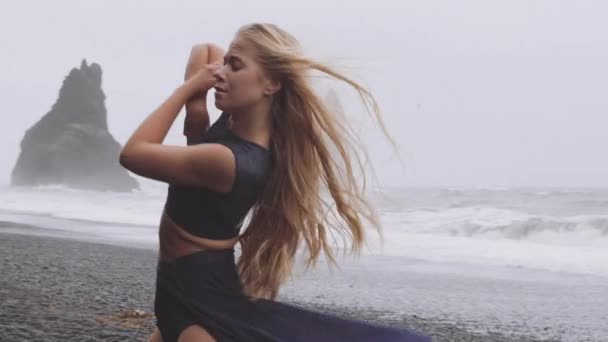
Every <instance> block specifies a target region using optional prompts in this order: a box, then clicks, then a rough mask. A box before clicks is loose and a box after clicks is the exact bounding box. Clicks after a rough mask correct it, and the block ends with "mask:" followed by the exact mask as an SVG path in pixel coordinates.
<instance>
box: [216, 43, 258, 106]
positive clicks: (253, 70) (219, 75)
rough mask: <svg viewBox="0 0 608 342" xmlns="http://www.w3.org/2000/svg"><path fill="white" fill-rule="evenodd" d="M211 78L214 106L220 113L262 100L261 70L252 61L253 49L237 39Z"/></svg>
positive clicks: (253, 57) (253, 59)
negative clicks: (213, 90)
mask: <svg viewBox="0 0 608 342" xmlns="http://www.w3.org/2000/svg"><path fill="white" fill-rule="evenodd" d="M214 76H215V78H216V83H215V106H216V107H217V108H218V109H220V110H222V111H226V110H230V109H234V108H245V107H250V106H252V105H255V104H256V103H258V102H259V101H261V100H262V99H263V98H264V89H265V85H266V84H267V83H266V78H265V77H264V73H263V70H262V68H261V66H260V64H259V63H258V62H257V61H256V60H255V52H254V50H253V47H252V46H251V45H250V44H248V43H247V41H245V40H243V39H241V38H239V37H238V36H237V37H236V38H235V39H234V40H233V41H232V43H231V44H230V47H229V49H228V51H227V52H226V55H225V56H224V64H223V65H222V66H221V67H220V68H219V69H217V70H216V71H215V73H214ZM222 90H224V91H222Z"/></svg>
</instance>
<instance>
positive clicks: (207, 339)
mask: <svg viewBox="0 0 608 342" xmlns="http://www.w3.org/2000/svg"><path fill="white" fill-rule="evenodd" d="M177 342H216V340H215V338H214V337H213V336H211V334H209V333H208V332H207V330H205V329H204V328H203V327H201V326H200V325H197V324H192V325H190V326H188V327H187V328H186V329H184V330H182V332H181V333H180V334H179V338H178V339H177Z"/></svg>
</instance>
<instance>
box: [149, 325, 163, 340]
mask: <svg viewBox="0 0 608 342" xmlns="http://www.w3.org/2000/svg"><path fill="white" fill-rule="evenodd" d="M148 342H163V337H162V336H161V334H160V330H158V328H156V329H154V332H153V333H152V335H150V338H149V339H148Z"/></svg>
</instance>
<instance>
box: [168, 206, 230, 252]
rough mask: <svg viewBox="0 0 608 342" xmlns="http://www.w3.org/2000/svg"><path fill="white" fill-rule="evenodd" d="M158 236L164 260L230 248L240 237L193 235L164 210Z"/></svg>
mask: <svg viewBox="0 0 608 342" xmlns="http://www.w3.org/2000/svg"><path fill="white" fill-rule="evenodd" d="M158 238H159V243H160V249H159V257H160V259H161V260H163V261H171V260H173V259H175V258H178V257H180V256H184V255H188V254H192V253H195V252H199V251H202V250H206V249H230V248H232V247H234V245H235V244H236V243H237V241H238V239H239V237H238V236H237V237H235V238H232V239H229V240H212V239H205V238H201V237H198V236H195V235H192V234H190V233H188V232H187V231H186V230H184V228H182V227H180V226H179V225H178V224H177V223H175V222H174V221H173V220H172V219H171V218H170V217H169V216H168V215H167V213H166V212H165V211H164V210H163V214H162V217H161V220H160V226H159V229H158Z"/></svg>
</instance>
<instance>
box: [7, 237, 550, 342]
mask: <svg viewBox="0 0 608 342" xmlns="http://www.w3.org/2000/svg"><path fill="white" fill-rule="evenodd" d="M0 245H1V246H2V248H1V249H0V260H1V265H2V270H3V275H4V276H3V279H1V280H0V284H1V286H0V289H2V290H1V292H0V302H2V303H4V305H3V307H4V309H3V310H2V313H1V316H0V330H2V331H4V332H5V333H4V336H3V338H4V339H3V340H5V341H21V340H39V339H45V340H48V341H63V340H68V339H74V338H79V339H85V340H108V341H110V340H111V341H118V340H146V339H147V338H148V336H149V335H150V334H151V333H152V331H153V330H154V314H153V300H154V280H155V274H156V273H155V272H156V258H157V252H156V251H155V250H149V249H145V248H142V247H132V248H129V247H123V246H115V245H110V244H103V243H95V242H83V241H77V240H74V239H65V238H62V237H43V236H38V235H22V234H14V233H6V232H4V231H3V230H0ZM292 292H293V291H292ZM278 300H280V301H285V302H288V303H295V304H298V305H303V306H306V307H309V308H311V309H313V310H319V311H323V312H328V313H332V314H335V315H338V316H342V317H348V318H354V319H360V320H365V321H369V322H373V323H379V324H383V325H389V326H403V327H408V328H412V329H414V330H419V331H421V332H423V333H425V334H427V335H430V336H432V337H433V338H434V341H456V342H458V341H463V342H464V341H472V342H475V341H497V342H499V341H504V342H507V341H519V342H527V341H549V340H546V339H544V340H541V339H535V338H533V337H525V336H520V335H509V336H507V335H506V334H504V333H499V332H495V331H490V330H487V329H486V328H484V327H483V326H481V327H480V329H479V330H480V331H483V333H482V332H472V331H467V330H466V329H463V328H461V327H459V326H457V325H455V324H451V323H446V322H445V321H444V320H442V319H438V318H431V317H420V316H417V315H412V314H395V313H392V312H390V311H387V310H378V309H375V308H366V307H363V308H361V307H356V308H354V307H347V306H344V305H338V304H335V303H320V302H316V303H313V302H306V301H303V300H301V299H299V300H296V299H289V298H287V297H285V296H281V295H279V299H278ZM551 341H558V340H551Z"/></svg>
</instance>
